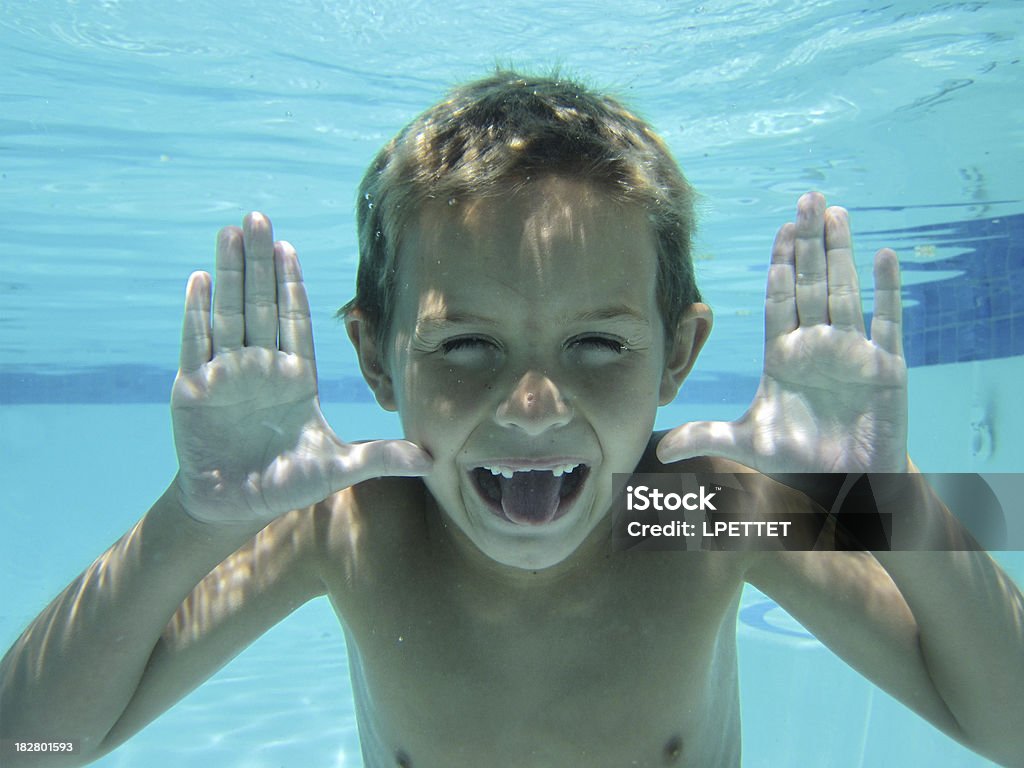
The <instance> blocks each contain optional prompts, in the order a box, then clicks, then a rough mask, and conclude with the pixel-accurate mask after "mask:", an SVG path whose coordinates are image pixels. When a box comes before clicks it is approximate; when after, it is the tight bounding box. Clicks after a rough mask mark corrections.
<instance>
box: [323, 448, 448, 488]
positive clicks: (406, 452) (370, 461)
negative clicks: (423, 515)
mask: <svg viewBox="0 0 1024 768" xmlns="http://www.w3.org/2000/svg"><path fill="white" fill-rule="evenodd" d="M433 466H434V460H433V459H432V458H431V457H430V454H429V453H427V452H426V451H424V450H423V449H422V448H420V447H419V446H418V445H416V444H415V443H411V442H409V441H408V440H371V441H370V442H368V443H358V444H349V445H346V446H344V451H343V452H342V453H340V454H339V455H338V456H337V458H336V460H335V462H334V473H333V477H332V480H333V484H334V485H335V486H336V487H337V488H339V489H340V488H346V487H348V486H350V485H355V484H356V483H361V482H363V481H364V480H369V479H371V478H374V477H395V476H398V477H421V476H423V475H426V474H427V473H429V472H430V470H431V469H432V468H433Z"/></svg>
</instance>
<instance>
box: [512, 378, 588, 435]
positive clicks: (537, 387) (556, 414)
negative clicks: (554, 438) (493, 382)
mask: <svg viewBox="0 0 1024 768" xmlns="http://www.w3.org/2000/svg"><path fill="white" fill-rule="evenodd" d="M495 419H496V420H497V422H498V423H499V424H500V425H501V426H503V427H517V428H519V429H521V430H523V431H524V432H526V434H528V435H539V434H541V433H542V432H545V431H546V430H549V429H552V428H553V427H561V426H564V425H566V424H568V423H569V422H570V421H571V420H572V406H570V405H569V403H567V402H566V401H565V398H564V397H563V396H562V393H561V392H560V391H559V390H558V387H557V386H555V383H554V382H553V381H551V379H549V378H548V377H547V376H544V375H543V374H540V373H536V372H532V371H531V372H529V373H526V374H525V375H524V376H523V377H522V378H520V379H519V381H518V382H517V383H516V386H515V387H513V389H512V391H511V392H510V393H509V396H508V397H507V398H505V400H503V401H502V402H501V404H500V405H499V406H498V410H497V413H496V414H495Z"/></svg>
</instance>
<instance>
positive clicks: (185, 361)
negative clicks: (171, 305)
mask: <svg viewBox="0 0 1024 768" xmlns="http://www.w3.org/2000/svg"><path fill="white" fill-rule="evenodd" d="M211 343H212V339H211V334H210V275H209V274H208V273H206V272H193V273H192V275H191V276H190V277H189V279H188V285H187V286H186V288H185V319H184V321H183V322H182V324H181V361H180V363H179V365H180V366H181V371H182V373H191V372H192V371H195V370H198V369H199V367H200V366H202V365H203V364H204V363H208V362H209V361H210V349H211Z"/></svg>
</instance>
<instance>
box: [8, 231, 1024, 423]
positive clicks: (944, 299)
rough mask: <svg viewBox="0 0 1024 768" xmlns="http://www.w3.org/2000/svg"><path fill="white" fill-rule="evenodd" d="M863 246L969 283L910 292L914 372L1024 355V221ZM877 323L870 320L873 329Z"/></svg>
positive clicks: (143, 377) (742, 381)
mask: <svg viewBox="0 0 1024 768" xmlns="http://www.w3.org/2000/svg"><path fill="white" fill-rule="evenodd" d="M861 237H865V238H867V237H869V238H871V239H878V240H879V241H880V242H885V243H888V244H891V245H893V246H894V247H895V248H896V249H897V250H898V251H900V252H901V254H902V256H903V259H902V262H903V271H904V274H905V275H906V276H910V275H913V274H915V273H928V272H945V273H949V272H956V273H959V274H958V275H957V276H956V277H943V278H941V279H936V280H933V281H930V282H920V283H916V284H912V285H905V287H904V290H903V297H904V302H905V303H906V304H907V305H909V306H906V307H905V308H904V312H903V325H904V350H905V353H906V356H907V364H908V365H910V366H911V367H914V366H922V365H936V364H939V363H958V362H966V361H970V360H989V359H993V358H999V357H1012V356H1016V355H1024V246H1022V243H1024V214H1014V215H1010V216H999V217H996V218H989V219H974V220H971V221H957V222H950V223H944V224H938V225H930V226H924V227H915V228H910V229H893V230H884V231H881V230H880V231H875V232H864V233H862V234H861ZM954 249H955V250H956V251H958V253H957V254H956V255H952V256H949V257H942V256H941V253H942V251H943V250H947V251H949V250H954ZM905 282H911V281H909V280H905ZM866 298H867V299H868V301H867V302H866V303H868V304H869V303H870V297H866ZM870 317H871V316H870V313H869V312H867V313H866V318H865V319H866V321H867V322H868V323H870ZM174 375H175V372H174V371H173V370H170V369H168V368H163V367H159V366H149V365H110V366H96V367H92V368H85V369H80V370H74V371H66V370H58V369H53V368H51V369H47V368H39V367H35V368H31V369H25V368H18V367H14V366H6V367H3V366H0V404H6V405H16V404H29V403H166V402H168V400H169V397H170V391H171V383H172V382H173V381H174ZM756 389H757V377H756V376H752V375H741V374H733V373H728V372H716V371H707V370H701V371H698V372H695V373H694V374H693V376H692V377H691V378H690V379H689V380H688V381H687V382H686V386H685V387H684V388H683V391H682V393H681V395H680V400H681V401H684V402H687V403H746V402H748V401H749V400H750V398H751V397H752V396H753V394H754V392H755V391H756ZM320 397H321V399H322V400H323V401H324V402H348V403H370V402H372V401H373V397H372V395H371V394H370V392H369V390H368V389H367V387H366V384H365V383H364V382H363V380H362V379H361V378H360V377H358V376H342V377H337V378H325V379H321V381H320Z"/></svg>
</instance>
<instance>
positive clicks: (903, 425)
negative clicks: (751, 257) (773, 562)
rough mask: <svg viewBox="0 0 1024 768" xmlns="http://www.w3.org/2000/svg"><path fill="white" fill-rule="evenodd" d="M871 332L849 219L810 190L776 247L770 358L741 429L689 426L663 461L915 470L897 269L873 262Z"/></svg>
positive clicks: (888, 262) (891, 260)
mask: <svg viewBox="0 0 1024 768" xmlns="http://www.w3.org/2000/svg"><path fill="white" fill-rule="evenodd" d="M874 279H875V311H874V315H873V318H872V322H871V337H870V339H869V338H868V337H867V335H866V333H865V326H864V316H863V313H862V311H861V298H860V289H859V285H858V280H857V272H856V268H855V266H854V261H853V248H852V242H851V237H850V226H849V218H848V216H847V213H846V211H845V210H843V209H841V208H828V209H826V208H825V199H824V197H822V196H821V195H820V194H817V193H809V194H807V195H804V196H803V197H802V198H801V199H800V201H799V203H798V205H797V220H796V223H795V224H792V223H788V224H786V225H784V226H783V227H782V228H781V229H780V230H779V233H778V235H777V236H776V239H775V244H774V246H773V248H772V262H771V267H770V268H769V273H768V291H767V297H766V300H765V363H764V372H763V373H762V376H761V381H760V384H759V386H758V389H757V393H756V395H755V396H754V401H753V403H752V404H751V405H750V408H749V409H748V410H747V411H746V413H744V414H743V416H742V417H740V419H738V420H737V421H734V422H691V423H687V424H684V425H682V426H680V427H678V428H676V429H674V430H672V431H671V432H670V433H669V434H668V435H666V436H665V438H664V439H663V440H662V442H661V444H660V445H659V447H658V455H659V457H660V458H661V460H662V461H664V462H670V461H677V460H680V459H683V458H688V457H690V456H696V455H715V456H725V457H727V458H730V459H733V460H735V461H738V462H740V463H741V464H744V465H746V466H749V467H751V468H753V469H757V470H759V471H761V472H765V473H768V474H775V473H785V472H858V471H859V472H868V471H870V472H899V471H904V470H905V469H906V467H907V454H906V451H907V374H906V364H905V362H904V359H903V350H902V320H901V303H900V282H899V264H898V262H897V259H896V254H895V253H893V252H892V251H891V250H888V249H883V250H881V251H879V252H878V253H877V254H876V256H875V264H874Z"/></svg>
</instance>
